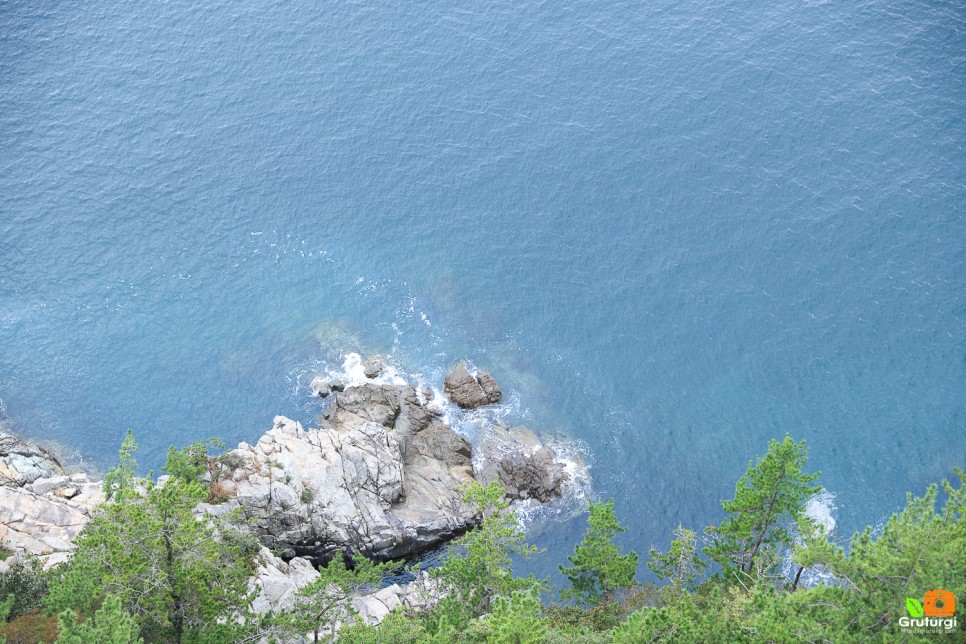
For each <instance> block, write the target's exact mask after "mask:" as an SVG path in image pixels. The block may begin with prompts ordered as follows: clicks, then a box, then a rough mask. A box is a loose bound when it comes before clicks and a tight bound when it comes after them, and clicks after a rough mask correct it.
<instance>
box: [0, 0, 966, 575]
mask: <svg viewBox="0 0 966 644" xmlns="http://www.w3.org/2000/svg"><path fill="white" fill-rule="evenodd" d="M964 34H966V9H964V5H963V4H961V3H959V2H954V1H953V2H944V1H929V2H916V1H913V0H880V1H877V2H870V1H857V2H833V1H807V0H806V1H802V2H790V1H788V0H768V1H764V0H751V1H746V2H733V1H726V2H723V3H722V2H715V3H711V2H707V1H706V0H690V1H687V2H679V1H675V2H669V1H667V0H655V1H654V2H628V1H623V0H603V1H601V0H598V1H595V2H586V1H577V2H570V3H563V4H562V3H551V2H502V1H497V0H494V1H485V2H479V1H477V2H459V1H457V2H397V3H381V4H378V3H362V2H346V3H308V2H292V1H281V2H276V1H273V2H266V1H258V0H245V1H242V2H223V1H221V0H213V1H211V2H206V3H197V2H187V1H184V0H169V1H168V2H164V3H129V2H109V1H105V2H97V3H90V2H78V1H71V0H67V1H63V2H51V3H39V4H38V3H33V2H25V1H23V0H8V1H6V2H3V3H2V4H0V399H2V401H3V404H4V407H5V409H6V413H7V414H8V415H9V416H10V417H11V418H12V419H14V420H15V422H16V423H17V425H18V427H19V428H20V430H21V431H23V432H24V433H25V434H27V435H29V436H32V437H36V438H43V439H49V440H55V441H59V442H61V443H63V444H65V445H68V446H71V447H73V448H76V449H78V450H79V451H80V453H81V454H82V455H84V456H85V457H86V458H88V459H91V460H93V461H94V462H96V463H98V464H101V465H102V466H103V465H107V464H110V463H111V461H112V459H113V457H114V455H115V454H116V449H117V445H118V443H119V441H120V439H121V437H122V436H123V433H124V432H125V430H126V429H127V428H129V427H130V428H133V429H134V430H135V432H136V434H137V436H138V438H139V440H140V442H141V445H142V449H141V451H140V452H139V456H140V459H141V462H142V464H143V465H144V467H145V468H150V467H154V468H156V467H157V466H158V465H160V464H161V463H162V462H163V458H164V452H165V450H166V448H167V446H168V445H169V444H171V443H175V444H183V443H185V442H187V441H191V440H195V439H200V438H204V437H207V436H211V435H217V436H221V437H223V438H224V439H225V440H226V441H227V442H229V443H234V442H237V441H240V440H252V439H254V438H257V436H258V435H259V434H260V433H261V432H262V431H264V430H265V429H267V428H269V427H270V425H271V421H272V417H273V416H274V415H276V414H284V415H288V416H292V417H295V418H298V419H300V420H302V421H304V422H312V420H313V418H314V417H315V415H316V414H317V413H318V409H319V408H318V405H317V404H316V403H314V402H313V401H311V400H310V399H308V397H307V396H306V394H305V391H304V389H303V388H301V387H300V386H299V384H300V382H301V383H304V378H305V377H306V374H311V372H312V371H313V370H315V369H317V368H318V367H319V365H320V361H321V360H322V359H323V355H322V354H323V351H322V348H321V346H320V339H321V340H323V341H324V342H325V343H326V346H327V347H328V348H329V349H330V350H331V349H332V348H333V346H335V347H336V348H339V345H340V343H341V344H342V345H345V346H344V349H345V350H363V351H382V352H387V353H391V354H392V356H393V358H394V360H395V361H396V362H397V363H399V364H400V365H402V366H403V367H404V368H406V369H408V370H410V371H413V372H419V373H423V374H426V375H427V377H429V378H435V379H436V380H437V381H440V382H441V380H442V373H443V371H444V369H445V368H446V366H447V365H449V364H451V363H452V362H453V361H455V360H457V359H459V358H463V357H468V358H470V359H471V360H472V361H473V362H474V363H475V364H477V365H478V366H480V367H485V368H488V369H490V370H491V371H492V372H493V373H494V375H495V376H496V377H497V379H498V380H499V381H500V382H501V383H502V384H503V387H504V389H505V390H506V391H508V392H509V394H510V398H511V400H513V401H515V402H514V407H513V412H512V415H513V417H514V419H515V420H519V421H522V422H526V423H528V424H529V425H531V426H533V427H535V428H537V429H541V430H545V431H561V432H564V433H565V434H567V435H569V436H571V437H573V438H574V439H576V440H579V441H581V442H582V444H583V445H584V446H585V447H586V450H587V452H588V454H589V458H590V460H591V462H592V464H593V467H592V473H593V476H594V492H595V494H597V495H599V496H600V497H603V498H609V497H616V499H617V502H616V507H617V510H618V513H619V516H620V517H621V519H622V520H623V521H624V522H625V523H626V524H627V525H628V527H629V528H630V529H629V531H628V533H627V534H626V535H624V536H625V539H624V543H625V544H626V545H628V546H632V547H635V548H636V549H637V550H638V551H639V552H642V551H646V549H647V548H648V546H650V545H652V544H656V545H662V544H664V543H666V542H667V541H668V540H669V538H670V535H671V531H672V530H673V529H674V528H675V527H676V526H677V525H678V524H679V523H680V524H683V525H685V526H690V527H693V528H699V529H700V527H702V526H704V525H707V524H710V523H715V522H717V521H719V520H720V519H721V510H720V506H719V501H720V500H721V499H722V498H726V497H728V496H730V495H731V493H732V491H733V485H734V482H735V480H736V479H737V477H738V476H739V474H740V473H741V472H742V471H743V469H744V467H745V466H746V464H747V462H748V461H749V459H751V458H752V457H754V456H755V455H756V454H762V453H763V452H764V450H765V448H766V445H767V441H768V440H769V439H770V438H780V437H782V436H783V435H784V434H785V432H790V433H791V434H792V435H793V436H794V437H795V438H797V439H804V440H806V441H808V444H809V446H810V448H811V456H810V465H811V466H812V467H813V468H815V469H819V470H821V471H822V478H821V482H822V483H823V484H824V485H825V486H826V488H827V489H828V490H829V491H830V492H831V493H832V494H833V495H834V499H835V501H834V503H835V506H836V509H835V515H836V518H837V520H838V531H839V532H840V533H843V534H846V535H847V534H849V533H851V531H853V530H855V529H857V528H860V527H861V526H864V525H866V524H868V523H874V522H877V521H881V520H882V518H883V517H885V516H887V515H888V514H889V513H890V512H892V511H894V510H895V509H896V508H898V507H899V506H900V505H901V504H902V502H903V501H904V494H905V492H906V491H907V490H915V491H922V490H923V488H924V487H925V486H926V485H927V484H928V483H930V482H932V481H936V480H938V479H940V478H941V477H943V476H948V475H950V474H951V470H952V467H953V466H955V465H960V466H962V465H966V431H964V425H966V217H964V210H966V154H964V145H966V124H964V115H966V85H964V82H966V36H964ZM581 529H582V528H581V519H580V518H578V519H576V520H572V521H569V522H568V521H562V522H557V523H551V524H549V525H542V526H540V528H539V529H535V530H534V534H533V539H534V541H536V542H537V543H538V544H539V545H542V546H544V547H546V548H547V549H548V550H547V552H546V553H544V554H543V555H541V557H540V558H538V559H537V560H536V561H535V562H534V563H533V564H532V566H533V567H534V569H535V570H537V571H538V572H542V571H550V570H553V569H554V567H555V565H556V563H558V562H561V561H562V559H563V556H564V555H565V554H566V553H567V552H569V551H570V550H571V548H572V545H573V543H574V541H575V540H576V539H577V537H578V535H579V532H580V531H581Z"/></svg>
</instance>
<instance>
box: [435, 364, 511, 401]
mask: <svg viewBox="0 0 966 644" xmlns="http://www.w3.org/2000/svg"><path fill="white" fill-rule="evenodd" d="M443 389H444V391H445V392H446V395H448V396H449V398H450V400H452V401H453V402H454V403H456V404H457V405H459V406H460V407H462V408H463V409H475V408H477V407H480V406H482V405H489V404H492V403H498V402H500V398H501V397H502V395H503V394H502V392H501V391H500V387H499V385H497V384H496V380H494V379H493V376H491V375H490V374H489V372H487V371H481V372H480V373H479V374H478V375H476V376H474V375H473V374H471V373H470V372H469V371H468V370H467V369H466V365H464V364H462V363H460V364H458V365H456V366H454V367H453V368H452V369H450V370H449V373H447V374H446V380H445V381H444V382H443Z"/></svg>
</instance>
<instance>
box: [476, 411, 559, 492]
mask: <svg viewBox="0 0 966 644" xmlns="http://www.w3.org/2000/svg"><path fill="white" fill-rule="evenodd" d="M477 451H478V458H477V461H476V463H475V468H474V474H475V476H476V478H477V480H479V481H480V482H481V483H483V484H484V485H486V484H488V483H490V482H491V481H494V480H496V479H499V480H500V482H501V483H502V485H503V486H504V487H505V488H506V495H507V497H508V498H511V499H530V498H532V499H536V500H537V501H540V502H541V503H546V502H548V501H551V500H552V499H554V498H555V497H558V496H560V494H561V492H562V486H563V485H564V483H565V482H566V481H567V478H568V475H567V473H566V471H565V468H564V465H563V463H561V462H560V461H559V460H558V459H557V455H556V454H555V453H554V452H553V450H551V449H550V448H549V447H547V446H545V445H544V444H543V443H542V442H541V441H540V439H539V438H538V437H537V435H536V434H535V433H534V432H533V431H532V430H531V429H529V428H527V427H514V428H513V429H510V430H509V431H507V430H504V429H502V428H500V427H487V428H484V429H483V431H481V433H480V437H479V439H478V443H477Z"/></svg>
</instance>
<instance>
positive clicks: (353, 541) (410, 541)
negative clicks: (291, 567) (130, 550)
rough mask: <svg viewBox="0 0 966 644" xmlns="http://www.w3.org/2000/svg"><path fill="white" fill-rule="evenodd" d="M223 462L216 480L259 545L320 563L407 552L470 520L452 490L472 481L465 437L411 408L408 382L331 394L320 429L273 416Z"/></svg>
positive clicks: (220, 509)
mask: <svg viewBox="0 0 966 644" xmlns="http://www.w3.org/2000/svg"><path fill="white" fill-rule="evenodd" d="M223 461H224V462H226V463H228V464H229V466H230V471H229V472H227V474H226V476H225V477H224V478H223V479H222V480H219V481H218V482H217V483H218V485H220V486H221V489H222V490H224V492H225V493H227V494H228V495H229V496H231V497H233V498H231V499H230V500H229V501H228V502H226V503H224V504H222V505H220V506H214V507H211V506H209V507H207V508H205V509H207V510H208V511H210V512H212V513H216V514H221V513H224V512H227V511H229V510H231V509H233V508H235V507H240V508H241V509H242V510H243V512H244V513H245V514H246V515H247V516H249V517H254V518H255V520H256V521H255V530H256V531H257V533H258V534H259V537H260V538H261V540H262V542H263V543H265V544H266V545H269V546H272V547H274V548H276V550H279V551H282V552H286V553H288V556H289V557H290V556H292V555H300V556H309V557H313V558H321V559H326V558H328V557H329V556H331V554H332V553H333V552H335V551H336V550H339V549H346V548H348V549H351V550H354V551H357V552H361V553H364V554H366V555H368V556H370V557H373V558H376V559H396V558H400V557H408V556H411V555H415V554H418V553H420V552H423V551H425V550H428V549H430V548H432V547H434V546H436V545H438V544H440V543H443V542H445V541H447V540H449V539H451V538H453V537H454V536H457V535H459V534H461V533H462V532H465V531H466V530H467V529H468V528H470V527H472V526H473V525H475V523H476V521H477V517H476V516H475V515H474V512H473V510H472V508H470V507H469V506H468V505H466V504H465V503H464V502H463V500H462V498H461V493H460V487H461V486H462V485H463V484H464V483H466V482H468V481H470V480H472V464H471V461H470V445H469V443H468V442H467V441H466V440H465V439H464V438H462V437H461V436H459V435H458V434H456V432H454V431H453V430H452V429H450V428H449V427H448V426H446V425H444V424H443V423H441V422H440V421H439V419H438V418H436V416H435V415H434V413H433V412H432V411H431V410H429V409H427V408H426V407H424V406H422V405H420V404H419V401H418V398H417V395H416V391H415V390H414V389H413V388H412V387H411V386H409V385H376V384H367V385H363V386H360V387H350V388H349V389H347V390H346V391H345V392H343V393H339V394H337V395H335V396H334V398H333V402H332V403H331V404H330V406H329V408H328V409H327V411H326V418H325V419H323V423H322V427H321V428H319V429H310V430H305V429H303V428H302V426H301V425H300V424H299V423H297V422H295V421H292V420H290V419H288V418H284V417H277V418H276V419H275V424H274V426H273V427H272V429H271V430H269V431H268V432H267V433H265V434H264V435H263V436H262V437H261V438H260V439H259V441H258V443H256V444H255V445H248V444H246V443H242V444H241V445H239V447H238V449H235V450H232V451H231V452H229V453H228V454H227V455H226V456H225V457H223Z"/></svg>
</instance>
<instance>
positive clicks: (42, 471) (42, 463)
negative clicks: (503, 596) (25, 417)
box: [0, 431, 64, 487]
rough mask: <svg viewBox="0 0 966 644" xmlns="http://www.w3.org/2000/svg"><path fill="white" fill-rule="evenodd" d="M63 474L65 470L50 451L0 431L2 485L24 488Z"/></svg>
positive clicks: (0, 479) (0, 481)
mask: <svg viewBox="0 0 966 644" xmlns="http://www.w3.org/2000/svg"><path fill="white" fill-rule="evenodd" d="M62 474H64V468H63V467H62V466H61V464H60V462H59V461H58V460H57V458H56V457H55V456H54V455H53V454H51V453H50V452H49V451H48V450H46V449H44V448H42V447H40V446H38V445H35V444H33V443H31V442H29V441H26V440H24V439H22V438H20V437H18V436H14V435H13V434H8V433H7V432H4V431H0V485H13V486H17V487H22V486H24V485H27V484H28V483H33V482H34V481H36V480H37V479H40V478H47V477H51V476H58V475H62Z"/></svg>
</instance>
